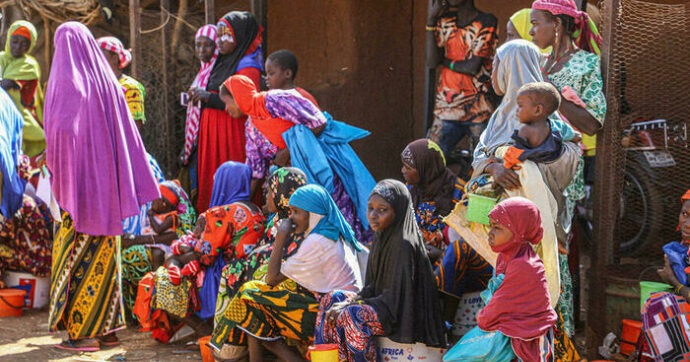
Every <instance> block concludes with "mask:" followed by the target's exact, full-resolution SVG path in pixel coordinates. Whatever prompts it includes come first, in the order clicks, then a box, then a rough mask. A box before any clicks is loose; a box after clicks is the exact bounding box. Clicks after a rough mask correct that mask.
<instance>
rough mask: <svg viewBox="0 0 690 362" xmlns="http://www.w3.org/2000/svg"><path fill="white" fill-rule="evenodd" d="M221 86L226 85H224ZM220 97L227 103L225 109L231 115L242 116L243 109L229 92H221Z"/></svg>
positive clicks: (234, 116)
mask: <svg viewBox="0 0 690 362" xmlns="http://www.w3.org/2000/svg"><path fill="white" fill-rule="evenodd" d="M221 87H225V86H224V85H223V86H221ZM219 97H220V100H221V101H223V103H225V111H226V112H228V114H229V115H231V116H232V117H233V118H240V117H242V111H241V110H240V107H239V106H238V105H237V102H235V98H233V97H232V96H231V95H230V94H228V92H220V94H219Z"/></svg>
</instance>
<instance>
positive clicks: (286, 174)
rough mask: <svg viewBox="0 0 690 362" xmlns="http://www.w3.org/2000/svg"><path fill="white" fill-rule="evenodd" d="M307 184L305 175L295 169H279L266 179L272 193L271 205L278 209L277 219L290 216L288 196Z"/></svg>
mask: <svg viewBox="0 0 690 362" xmlns="http://www.w3.org/2000/svg"><path fill="white" fill-rule="evenodd" d="M306 184H307V175H305V174H304V172H302V170H300V169H298V168H295V167H283V168H279V169H278V170H276V171H275V172H273V174H271V177H270V178H269V179H268V188H269V190H271V192H273V203H274V204H275V205H276V208H277V209H278V213H277V216H278V219H279V220H280V219H286V218H287V217H288V216H290V205H289V203H290V196H292V193H293V192H295V190H297V189H298V188H300V187H301V186H304V185H306Z"/></svg>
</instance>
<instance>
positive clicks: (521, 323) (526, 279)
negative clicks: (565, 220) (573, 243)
mask: <svg viewBox="0 0 690 362" xmlns="http://www.w3.org/2000/svg"><path fill="white" fill-rule="evenodd" d="M489 217H490V218H491V219H492V220H494V221H496V222H498V223H500V224H501V225H504V226H505V227H507V228H508V229H509V230H510V231H512V232H513V238H512V239H511V240H510V241H509V242H507V243H505V244H503V245H500V246H497V247H491V249H492V250H494V251H495V252H497V253H498V259H497V260H496V274H497V275H498V274H505V279H504V280H503V283H502V284H501V286H500V287H499V288H498V290H496V293H494V295H493V297H492V298H491V300H490V301H489V304H487V305H486V307H484V309H482V310H481V311H480V312H479V314H478V315H477V324H478V325H479V328H481V329H482V330H484V331H496V330H498V331H500V332H501V333H503V334H505V335H506V336H508V337H511V344H512V346H513V350H514V351H515V354H516V355H517V356H518V357H520V359H521V360H523V361H538V360H539V340H538V338H539V337H541V336H543V335H544V334H545V333H547V332H548V331H549V329H551V328H552V327H553V325H554V323H555V322H556V318H557V315H556V312H555V311H554V309H553V308H551V298H550V297H549V289H548V286H547V284H546V271H545V269H544V264H543V263H542V261H541V259H539V256H537V254H536V253H535V252H534V250H533V249H532V246H531V245H530V244H538V243H539V242H540V241H541V238H542V233H543V229H542V227H541V216H540V215H539V209H537V205H535V204H534V203H533V202H531V201H529V200H527V199H524V198H521V197H513V198H510V199H508V200H505V201H503V202H501V203H500V204H498V205H496V207H494V209H493V210H492V211H491V213H489Z"/></svg>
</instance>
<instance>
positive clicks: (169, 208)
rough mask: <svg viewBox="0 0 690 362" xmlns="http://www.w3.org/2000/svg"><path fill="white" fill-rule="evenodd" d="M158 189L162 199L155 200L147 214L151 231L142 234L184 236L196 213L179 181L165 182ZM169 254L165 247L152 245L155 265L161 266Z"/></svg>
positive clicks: (144, 231)
mask: <svg viewBox="0 0 690 362" xmlns="http://www.w3.org/2000/svg"><path fill="white" fill-rule="evenodd" d="M158 189H159V190H160V193H161V198H160V199H156V200H153V202H152V203H151V208H150V209H149V210H148V212H147V215H148V218H149V224H150V230H143V231H142V234H144V235H150V234H154V233H155V234H156V235H167V234H177V235H178V236H180V235H184V233H185V232H186V231H187V230H188V229H189V228H190V226H191V225H190V224H191V222H192V220H191V219H193V217H194V212H193V210H192V209H191V207H190V206H189V202H188V200H187V199H186V196H185V195H184V194H183V193H184V191H182V187H181V186H180V183H179V181H177V180H172V181H163V182H162V183H160V184H158ZM168 252H169V250H168V247H167V246H165V245H158V244H155V245H152V248H151V256H152V259H153V261H154V264H156V265H161V264H162V261H163V260H164V258H165V254H166V253H168ZM159 261H160V262H159Z"/></svg>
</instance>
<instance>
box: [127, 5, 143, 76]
mask: <svg viewBox="0 0 690 362" xmlns="http://www.w3.org/2000/svg"><path fill="white" fill-rule="evenodd" d="M129 46H130V48H132V58H133V59H132V76H133V77H134V78H137V79H138V78H139V77H140V76H141V65H140V64H141V63H140V59H141V58H140V56H141V48H142V43H141V5H140V2H139V0H129Z"/></svg>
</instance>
